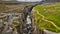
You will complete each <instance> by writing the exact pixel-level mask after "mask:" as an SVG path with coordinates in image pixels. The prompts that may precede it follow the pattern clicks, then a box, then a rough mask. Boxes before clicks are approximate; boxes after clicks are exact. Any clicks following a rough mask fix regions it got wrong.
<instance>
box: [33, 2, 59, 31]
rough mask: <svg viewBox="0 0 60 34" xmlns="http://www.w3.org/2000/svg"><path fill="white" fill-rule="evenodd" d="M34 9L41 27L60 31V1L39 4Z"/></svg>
mask: <svg viewBox="0 0 60 34" xmlns="http://www.w3.org/2000/svg"><path fill="white" fill-rule="evenodd" d="M34 11H35V12H34V19H35V23H36V24H37V26H38V27H39V28H40V29H46V30H49V31H53V32H60V3H52V4H42V5H38V6H36V7H34ZM39 14H40V15H39ZM52 23H54V24H52Z"/></svg>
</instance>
